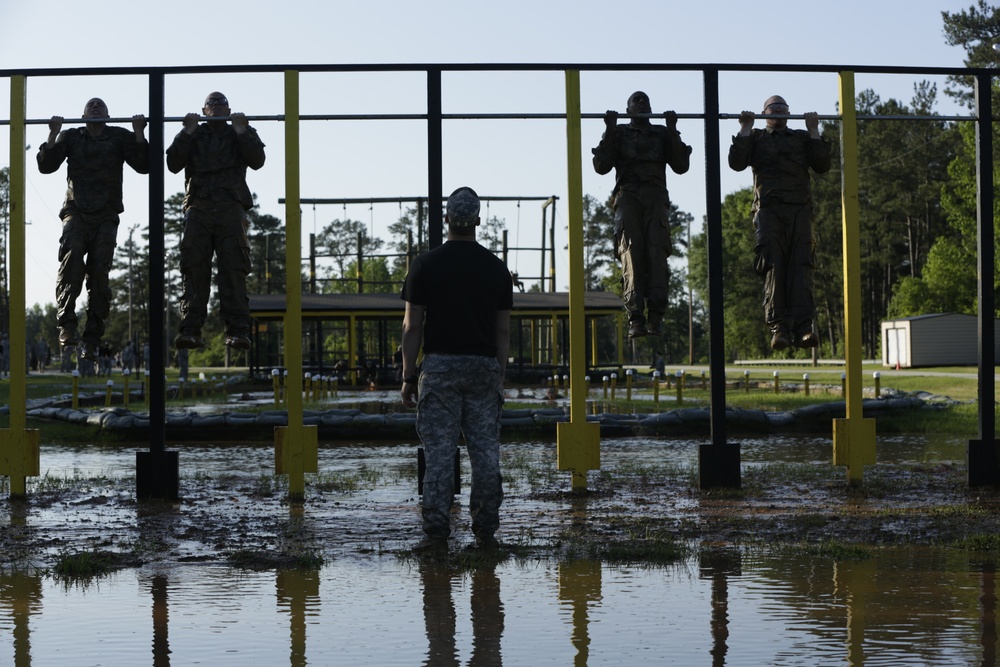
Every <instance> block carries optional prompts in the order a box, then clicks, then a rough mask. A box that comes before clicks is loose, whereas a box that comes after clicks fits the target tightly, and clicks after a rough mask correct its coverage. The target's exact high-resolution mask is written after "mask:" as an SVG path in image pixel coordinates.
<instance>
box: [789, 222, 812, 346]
mask: <svg viewBox="0 0 1000 667" xmlns="http://www.w3.org/2000/svg"><path fill="white" fill-rule="evenodd" d="M793 220H794V222H792V223H791V224H790V225H789V227H790V233H791V238H792V240H791V247H790V252H789V263H788V277H787V283H786V291H787V293H788V308H789V311H790V313H791V317H792V319H793V320H794V322H795V333H796V334H797V335H801V334H803V333H805V332H807V331H811V330H812V321H813V317H814V316H815V312H816V305H815V301H814V299H813V288H814V285H813V267H815V265H816V241H815V239H814V238H813V227H812V208H811V207H810V206H802V207H800V208H799V209H798V210H797V211H795V213H794V218H793Z"/></svg>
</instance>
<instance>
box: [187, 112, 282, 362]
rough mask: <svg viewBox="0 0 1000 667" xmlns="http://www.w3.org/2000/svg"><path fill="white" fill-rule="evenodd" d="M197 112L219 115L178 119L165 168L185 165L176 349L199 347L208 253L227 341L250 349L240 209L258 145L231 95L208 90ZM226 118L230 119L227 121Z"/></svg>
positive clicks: (246, 204) (246, 202) (244, 207)
mask: <svg viewBox="0 0 1000 667" xmlns="http://www.w3.org/2000/svg"><path fill="white" fill-rule="evenodd" d="M202 113H203V114H204V115H205V116H208V117H210V118H211V117H215V118H221V120H209V121H207V122H205V123H200V124H199V122H198V121H199V119H200V117H199V115H198V114H196V113H189V114H187V115H186V116H184V129H182V130H181V131H180V132H179V133H178V134H177V136H176V137H174V141H173V143H172V144H170V147H169V148H168V149H167V167H168V168H169V169H170V171H171V172H173V173H175V174H176V173H178V172H179V171H180V170H181V169H183V170H184V186H185V193H184V234H183V237H182V238H181V245H180V256H181V267H180V268H181V279H182V281H183V283H184V293H183V295H181V298H180V309H181V323H180V327H179V328H180V333H179V334H178V336H177V338H175V339H174V346H175V347H177V348H188V349H194V348H199V347H203V346H204V345H205V341H204V340H203V339H202V337H201V330H202V327H203V326H204V325H205V318H206V317H207V316H208V297H209V293H210V292H211V287H212V257H213V255H214V256H215V258H216V261H217V262H218V275H217V277H216V282H217V284H218V289H219V302H220V304H221V315H222V321H223V322H224V323H225V327H226V345H227V346H228V347H231V348H234V349H237V350H249V349H250V300H249V299H248V297H247V276H248V275H249V274H250V241H249V239H248V238H247V225H248V222H247V216H246V212H247V211H249V210H250V209H251V208H253V197H252V195H251V194H250V189H249V188H248V187H247V181H246V173H247V167H249V168H251V169H260V168H261V167H263V166H264V144H263V142H261V140H260V137H259V136H258V135H257V130H255V129H254V128H252V127H250V125H249V123H248V122H247V117H246V115H244V114H242V113H233V114H230V111H229V100H227V99H226V96H225V95H223V94H222V93H219V92H214V93H209V95H208V97H207V98H205V107H204V108H203V109H202ZM227 118H229V119H230V120H231V121H232V123H231V124H230V123H227V122H226V119H227Z"/></svg>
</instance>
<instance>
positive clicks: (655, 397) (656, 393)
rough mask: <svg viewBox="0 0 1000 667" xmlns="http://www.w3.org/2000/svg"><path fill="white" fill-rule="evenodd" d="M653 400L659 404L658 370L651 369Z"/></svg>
mask: <svg viewBox="0 0 1000 667" xmlns="http://www.w3.org/2000/svg"><path fill="white" fill-rule="evenodd" d="M653 402H654V403H656V404H657V405H659V404H660V371H653Z"/></svg>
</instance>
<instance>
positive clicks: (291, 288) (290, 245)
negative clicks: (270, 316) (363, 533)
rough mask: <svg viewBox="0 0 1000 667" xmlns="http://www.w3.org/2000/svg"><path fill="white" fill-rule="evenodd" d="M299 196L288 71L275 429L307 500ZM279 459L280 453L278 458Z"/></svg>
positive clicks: (295, 88) (295, 117)
mask: <svg viewBox="0 0 1000 667" xmlns="http://www.w3.org/2000/svg"><path fill="white" fill-rule="evenodd" d="M300 200H301V194H300V191H299V73H298V72H296V71H294V70H288V71H286V72H285V266H287V267H288V270H287V271H285V321H284V325H285V367H286V368H287V369H288V375H287V376H286V378H285V407H286V409H287V410H288V430H287V433H285V434H283V435H282V436H279V433H278V431H277V429H276V430H275V448H276V450H277V449H278V447H279V444H278V443H279V438H281V437H283V438H284V441H283V442H282V445H281V451H282V452H283V456H282V457H281V458H283V460H284V469H283V471H282V472H284V473H285V474H287V475H288V498H289V500H292V501H295V502H298V501H302V500H303V499H304V497H305V469H306V462H305V455H304V450H305V447H304V443H305V433H304V428H303V425H302V416H303V414H302V413H303V409H302V272H301V271H300V270H299V268H298V267H299V264H300V258H301V257H302V211H301V209H300V205H301V202H300ZM277 458H279V457H278V456H277V453H276V459H277Z"/></svg>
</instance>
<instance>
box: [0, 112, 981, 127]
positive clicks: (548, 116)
mask: <svg viewBox="0 0 1000 667" xmlns="http://www.w3.org/2000/svg"><path fill="white" fill-rule="evenodd" d="M604 116H605V114H603V113H584V114H580V117H581V118H586V119H603V118H604ZM676 116H677V118H678V119H679V120H704V118H705V114H703V113H679V114H676ZM739 117H740V114H739V113H720V114H719V120H738V119H739ZM427 118H428V116H427V114H308V115H306V114H303V115H300V116H299V120H300V121H309V120H427ZM441 118H442V119H443V120H520V119H526V120H565V119H566V114H564V113H494V114H489V113H486V114H484V113H467V114H462V113H459V114H454V113H453V114H441ZM618 118H621V119H629V118H650V119H662V118H663V114H662V113H658V114H657V113H649V114H626V113H620V114H618ZM754 118H755V119H757V118H760V119H764V120H767V119H771V120H781V119H784V120H803V119H804V118H805V114H762V113H755V114H754ZM246 119H247V120H248V121H283V120H285V116H284V114H273V115H249V114H248V115H247V116H246ZM857 119H858V120H925V121H976V120H979V118H978V117H977V116H974V115H970V116H908V115H895V116H880V115H859V116H857ZM51 120H52V119H51V118H30V119H28V120H25V121H24V123H25V125H48V124H49V122H50V121H51ZM147 120H149V118H148V117H147ZM198 120H199V121H202V122H204V121H210V120H216V121H231V120H232V117H231V116H217V117H216V116H199V117H198ZM819 120H831V121H839V120H841V116H840V115H837V114H819ZM993 120H994V121H997V120H1000V117H996V118H994V119H993ZM163 121H164V122H165V123H181V122H183V121H184V117H183V116H168V117H165V118H164V119H163ZM131 122H132V118H131V117H127V116H122V117H116V118H64V119H63V124H64V125H81V124H84V123H131ZM9 124H10V121H9V120H0V125H9Z"/></svg>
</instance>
